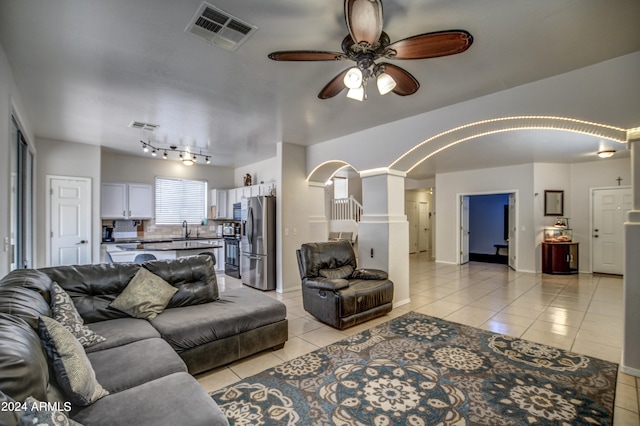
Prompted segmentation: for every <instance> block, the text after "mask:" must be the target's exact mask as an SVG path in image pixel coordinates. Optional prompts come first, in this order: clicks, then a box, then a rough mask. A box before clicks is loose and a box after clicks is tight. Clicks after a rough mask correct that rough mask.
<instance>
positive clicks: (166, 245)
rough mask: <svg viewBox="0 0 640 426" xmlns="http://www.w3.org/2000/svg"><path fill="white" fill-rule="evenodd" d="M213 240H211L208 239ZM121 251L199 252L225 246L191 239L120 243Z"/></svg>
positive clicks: (117, 245)
mask: <svg viewBox="0 0 640 426" xmlns="http://www.w3.org/2000/svg"><path fill="white" fill-rule="evenodd" d="M208 240H211V239H208ZM116 247H118V248H119V249H120V250H125V251H138V250H140V251H141V250H146V251H176V250H198V249H214V248H222V247H224V246H223V245H220V244H216V243H213V244H212V243H206V242H204V241H203V240H200V241H198V240H194V239H190V240H189V241H162V242H148V243H138V242H133V243H120V244H116Z"/></svg>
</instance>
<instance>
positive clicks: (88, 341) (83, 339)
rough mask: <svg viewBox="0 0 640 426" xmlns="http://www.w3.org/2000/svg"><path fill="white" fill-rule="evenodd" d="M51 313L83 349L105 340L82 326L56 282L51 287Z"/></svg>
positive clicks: (73, 308) (78, 316) (66, 296)
mask: <svg viewBox="0 0 640 426" xmlns="http://www.w3.org/2000/svg"><path fill="white" fill-rule="evenodd" d="M51 313H52V315H53V319H55V320H56V321H58V322H59V323H60V324H62V325H63V326H64V327H65V328H66V329H67V330H69V331H70V332H71V334H73V335H74V337H75V338H76V339H78V341H79V342H80V344H81V345H82V346H84V347H85V348H88V347H89V346H93V345H95V344H96V343H100V342H104V341H105V340H106V339H105V338H104V337H102V336H99V335H97V334H96V333H94V332H93V331H92V330H91V329H90V328H88V327H86V326H85V325H84V321H83V319H82V317H81V316H80V314H79V313H78V311H77V310H76V307H75V306H74V304H73V302H72V301H71V297H69V295H68V294H67V292H66V291H64V289H63V288H62V287H60V286H59V285H58V283H56V282H53V284H52V285H51Z"/></svg>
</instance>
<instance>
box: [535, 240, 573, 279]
mask: <svg viewBox="0 0 640 426" xmlns="http://www.w3.org/2000/svg"><path fill="white" fill-rule="evenodd" d="M578 244H579V243H574V242H559V243H542V272H543V273H545V274H577V273H578Z"/></svg>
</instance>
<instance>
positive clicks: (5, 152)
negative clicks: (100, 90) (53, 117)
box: [0, 46, 39, 277]
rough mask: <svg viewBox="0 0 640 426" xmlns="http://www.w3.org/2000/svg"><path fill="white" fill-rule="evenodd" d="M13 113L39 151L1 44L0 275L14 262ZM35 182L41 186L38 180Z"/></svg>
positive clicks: (36, 206)
mask: <svg viewBox="0 0 640 426" xmlns="http://www.w3.org/2000/svg"><path fill="white" fill-rule="evenodd" d="M12 114H14V115H16V116H17V117H16V118H18V120H19V121H20V125H21V127H22V131H23V132H25V138H26V139H27V142H28V143H29V144H30V145H31V146H32V147H34V150H35V138H34V136H33V133H32V131H31V126H30V124H29V120H28V118H27V115H26V111H25V109H24V107H23V104H22V100H21V96H20V93H19V92H18V89H17V87H16V84H15V80H14V77H13V72H12V71H11V66H10V65H9V61H8V60H7V57H6V55H5V52H4V49H3V48H2V46H0V277H2V276H4V275H5V274H7V273H8V272H9V268H10V265H11V258H10V252H9V247H8V246H7V245H5V241H9V239H10V238H11V222H10V218H11V214H10V208H11V206H10V199H11V197H10V194H11V187H10V182H11V175H10V171H11V167H10V164H9V161H10V155H9V146H10V144H12V143H14V142H15V141H14V140H13V139H12V138H11V128H12V124H11V115H12ZM36 164H37V160H36ZM34 185H35V186H37V185H38V183H37V182H35V183H34ZM38 207H39V204H36V205H35V206H34V208H35V209H38Z"/></svg>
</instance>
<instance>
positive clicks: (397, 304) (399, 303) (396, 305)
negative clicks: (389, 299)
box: [393, 299, 411, 309]
mask: <svg viewBox="0 0 640 426" xmlns="http://www.w3.org/2000/svg"><path fill="white" fill-rule="evenodd" d="M408 303H411V299H404V300H401V301H399V302H396V303H394V304H393V308H394V309H395V308H397V307H400V306H402V305H406V304H408Z"/></svg>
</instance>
